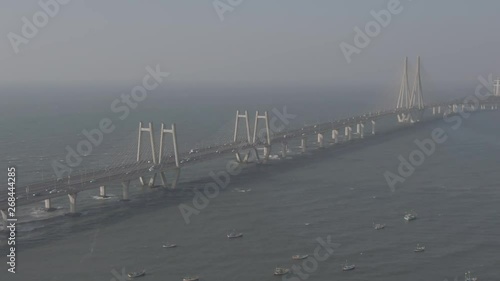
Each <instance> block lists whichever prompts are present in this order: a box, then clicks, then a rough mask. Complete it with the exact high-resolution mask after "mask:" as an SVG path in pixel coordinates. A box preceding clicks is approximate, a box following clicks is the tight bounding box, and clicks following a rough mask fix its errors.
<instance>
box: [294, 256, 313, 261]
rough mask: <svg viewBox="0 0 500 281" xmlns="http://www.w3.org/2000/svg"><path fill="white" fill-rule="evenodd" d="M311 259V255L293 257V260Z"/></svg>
mask: <svg viewBox="0 0 500 281" xmlns="http://www.w3.org/2000/svg"><path fill="white" fill-rule="evenodd" d="M307 257H309V255H293V256H292V260H303V259H306V258H307Z"/></svg>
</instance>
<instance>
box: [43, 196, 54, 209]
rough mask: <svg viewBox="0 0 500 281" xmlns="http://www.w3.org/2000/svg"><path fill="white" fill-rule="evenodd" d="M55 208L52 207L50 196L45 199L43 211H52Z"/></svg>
mask: <svg viewBox="0 0 500 281" xmlns="http://www.w3.org/2000/svg"><path fill="white" fill-rule="evenodd" d="M55 210H56V208H52V202H51V201H50V198H48V199H45V211H47V212H52V211H55Z"/></svg>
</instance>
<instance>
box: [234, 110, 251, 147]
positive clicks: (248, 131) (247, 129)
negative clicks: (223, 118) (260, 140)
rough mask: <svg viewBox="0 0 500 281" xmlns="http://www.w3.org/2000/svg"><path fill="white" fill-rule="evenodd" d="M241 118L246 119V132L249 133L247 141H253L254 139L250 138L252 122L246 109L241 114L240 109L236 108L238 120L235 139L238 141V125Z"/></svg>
mask: <svg viewBox="0 0 500 281" xmlns="http://www.w3.org/2000/svg"><path fill="white" fill-rule="evenodd" d="M240 118H243V119H245V125H246V133H247V142H248V143H252V140H251V138H250V124H249V121H248V111H246V110H245V114H240V111H239V110H236V122H235V123H234V137H233V141H234V142H236V140H237V137H238V125H239V123H240V122H239V121H240Z"/></svg>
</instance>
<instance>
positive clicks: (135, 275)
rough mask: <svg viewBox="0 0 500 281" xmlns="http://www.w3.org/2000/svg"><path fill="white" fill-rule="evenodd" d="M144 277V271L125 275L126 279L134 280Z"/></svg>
mask: <svg viewBox="0 0 500 281" xmlns="http://www.w3.org/2000/svg"><path fill="white" fill-rule="evenodd" d="M144 275H146V270H144V269H143V270H142V271H137V272H130V273H128V274H127V276H128V278H136V277H141V276H144Z"/></svg>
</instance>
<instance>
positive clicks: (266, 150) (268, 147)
mask: <svg viewBox="0 0 500 281" xmlns="http://www.w3.org/2000/svg"><path fill="white" fill-rule="evenodd" d="M269 155H271V145H266V146H264V159H265V160H269Z"/></svg>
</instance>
